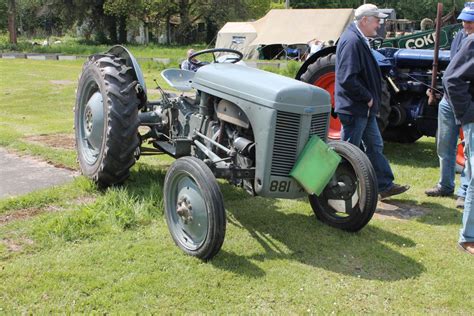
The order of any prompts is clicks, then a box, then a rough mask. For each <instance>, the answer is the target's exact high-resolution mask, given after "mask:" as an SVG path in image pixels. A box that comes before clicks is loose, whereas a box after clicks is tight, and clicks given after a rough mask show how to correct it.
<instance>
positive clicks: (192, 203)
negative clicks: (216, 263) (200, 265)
mask: <svg viewBox="0 0 474 316" xmlns="http://www.w3.org/2000/svg"><path fill="white" fill-rule="evenodd" d="M163 192H164V198H165V216H166V223H167V224H168V229H169V231H170V233H171V237H173V240H174V242H175V243H176V245H177V246H178V247H179V248H181V249H182V250H183V251H184V252H185V253H187V254H189V255H191V256H194V257H198V258H200V259H203V260H208V259H211V258H212V257H214V256H215V255H216V254H217V253H218V252H219V250H220V249H221V247H222V244H223V242H224V237H225V230H226V219H225V209H224V202H223V197H222V193H221V191H220V189H219V185H218V184H217V181H216V178H215V177H214V175H213V174H212V172H211V170H210V169H209V167H208V166H207V165H206V164H205V163H204V162H202V161H201V160H199V159H197V158H194V157H183V158H180V159H178V160H176V161H175V162H174V163H173V164H172V165H171V167H170V168H169V169H168V172H167V173H166V177H165V186H164V190H163Z"/></svg>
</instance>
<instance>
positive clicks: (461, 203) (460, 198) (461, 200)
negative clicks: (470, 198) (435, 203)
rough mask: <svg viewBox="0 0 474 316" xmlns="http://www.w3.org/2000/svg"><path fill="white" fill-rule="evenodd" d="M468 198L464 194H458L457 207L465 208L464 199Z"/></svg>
mask: <svg viewBox="0 0 474 316" xmlns="http://www.w3.org/2000/svg"><path fill="white" fill-rule="evenodd" d="M465 199H466V198H465V197H464V196H458V198H457V199H456V208H464V200H465Z"/></svg>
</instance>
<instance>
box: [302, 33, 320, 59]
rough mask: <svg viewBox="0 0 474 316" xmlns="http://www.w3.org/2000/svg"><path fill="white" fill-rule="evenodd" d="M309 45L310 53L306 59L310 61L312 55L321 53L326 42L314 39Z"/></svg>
mask: <svg viewBox="0 0 474 316" xmlns="http://www.w3.org/2000/svg"><path fill="white" fill-rule="evenodd" d="M308 45H309V53H308V55H307V56H306V59H308V58H309V57H310V56H311V55H313V54H315V53H317V52H319V51H320V50H321V49H322V48H323V46H324V42H323V41H320V40H317V39H315V38H314V39H312V40H311V41H309V42H308Z"/></svg>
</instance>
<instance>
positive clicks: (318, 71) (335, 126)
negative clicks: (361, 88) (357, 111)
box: [301, 53, 391, 140]
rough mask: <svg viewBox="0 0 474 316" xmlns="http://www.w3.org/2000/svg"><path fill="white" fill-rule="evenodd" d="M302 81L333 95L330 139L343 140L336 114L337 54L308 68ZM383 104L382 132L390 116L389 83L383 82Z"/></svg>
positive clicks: (380, 112)
mask: <svg viewBox="0 0 474 316" xmlns="http://www.w3.org/2000/svg"><path fill="white" fill-rule="evenodd" d="M301 81H303V82H306V83H309V84H312V85H315V86H317V87H320V88H322V89H324V90H326V91H327V92H329V94H330V95H331V106H332V109H331V118H330V121H329V131H328V138H329V139H333V140H339V139H341V122H340V121H339V118H338V117H337V115H336V114H335V113H334V107H335V103H334V88H335V83H336V54H332V53H331V54H328V55H326V56H323V57H320V58H318V59H317V60H316V62H314V63H312V64H311V65H309V66H308V69H307V70H306V72H305V73H303V74H302V75H301ZM381 102H382V104H381V106H380V108H379V113H378V114H377V123H378V125H379V129H380V131H381V132H382V131H383V130H384V129H385V127H387V125H388V117H389V114H390V110H391V107H390V92H389V91H388V87H387V83H386V82H385V80H382V101H381Z"/></svg>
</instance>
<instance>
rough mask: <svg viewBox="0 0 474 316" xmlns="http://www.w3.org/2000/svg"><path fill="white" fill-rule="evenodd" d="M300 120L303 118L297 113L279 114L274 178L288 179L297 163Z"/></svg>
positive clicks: (274, 148) (273, 160)
mask: <svg viewBox="0 0 474 316" xmlns="http://www.w3.org/2000/svg"><path fill="white" fill-rule="evenodd" d="M300 119H301V116H300V115H299V114H296V113H289V112H282V111H278V112H277V119H276V127H275V130H276V132H275V141H274V144H273V159H272V169H271V175H272V176H282V177H287V176H288V174H289V173H290V171H291V169H292V168H293V166H294V164H295V162H296V150H297V146H298V137H299V134H300Z"/></svg>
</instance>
